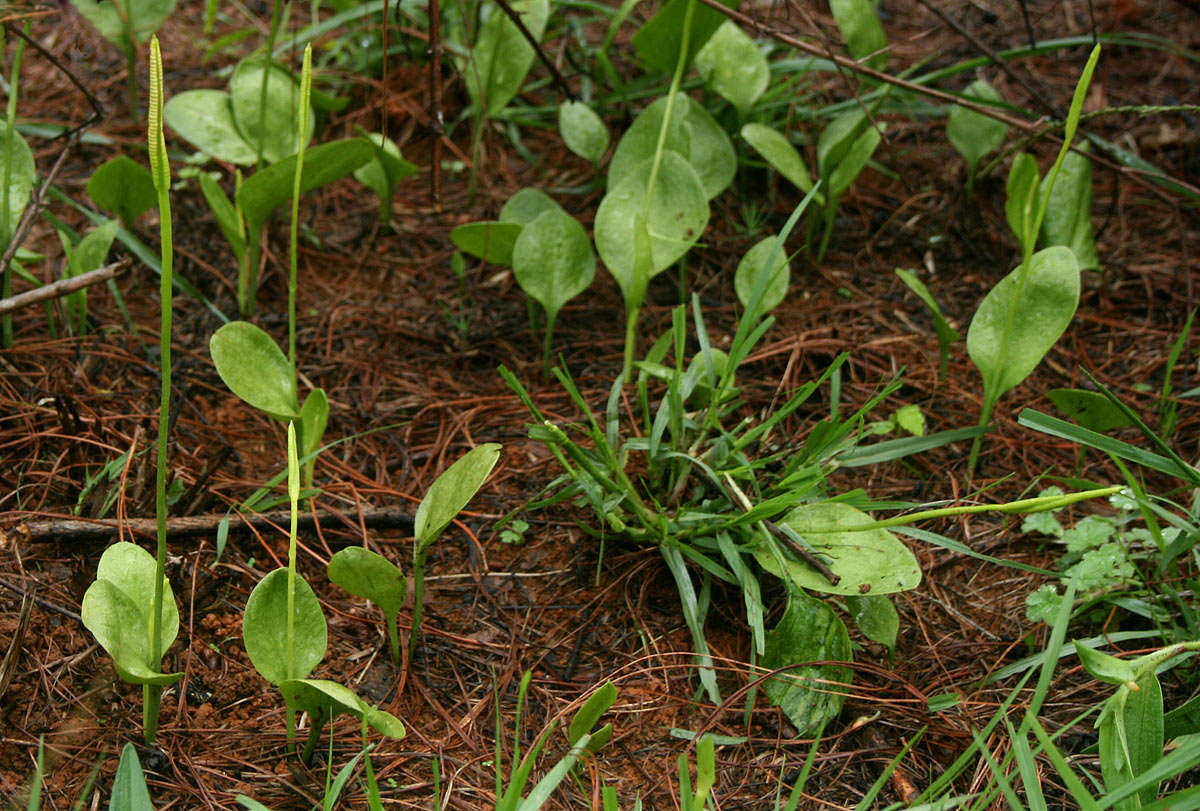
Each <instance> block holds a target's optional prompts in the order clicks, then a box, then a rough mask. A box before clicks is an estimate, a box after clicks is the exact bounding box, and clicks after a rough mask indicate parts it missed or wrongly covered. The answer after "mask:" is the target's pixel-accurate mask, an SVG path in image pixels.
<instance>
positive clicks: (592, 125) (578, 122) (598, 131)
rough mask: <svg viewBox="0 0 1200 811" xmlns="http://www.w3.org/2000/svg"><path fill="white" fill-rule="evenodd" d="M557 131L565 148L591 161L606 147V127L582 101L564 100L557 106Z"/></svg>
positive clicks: (595, 159)
mask: <svg viewBox="0 0 1200 811" xmlns="http://www.w3.org/2000/svg"><path fill="white" fill-rule="evenodd" d="M558 131H559V133H560V134H561V135H562V139H563V143H564V144H566V145H567V149H569V150H571V151H572V152H574V153H575V154H576V155H578V156H579V157H581V158H584V159H585V160H590V161H592V162H593V163H596V162H599V160H600V158H601V157H603V156H604V151H605V150H606V149H608V128H607V127H605V126H604V121H602V120H601V118H600V116H598V115H596V112H595V111H594V110H593V109H592V108H591V107H589V106H588V105H586V104H584V103H583V102H582V101H564V102H563V103H562V104H560V105H559V106H558Z"/></svg>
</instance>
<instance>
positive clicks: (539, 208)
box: [500, 188, 563, 225]
mask: <svg viewBox="0 0 1200 811" xmlns="http://www.w3.org/2000/svg"><path fill="white" fill-rule="evenodd" d="M562 210H563V209H562V206H560V205H559V204H558V203H556V202H555V201H554V198H553V197H551V196H550V195H548V194H546V193H545V192H544V191H542V190H541V189H534V188H525V189H521V190H520V191H518V192H517V193H516V194H514V195H513V196H512V197H510V198H508V201H507V202H506V203H505V204H504V207H503V208H502V209H500V222H506V223H515V224H517V225H529V223H531V222H533V221H534V220H536V219H537V218H538V217H539V216H541V215H542V214H544V213H545V212H547V211H562Z"/></svg>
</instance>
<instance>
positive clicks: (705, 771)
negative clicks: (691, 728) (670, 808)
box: [675, 735, 717, 811]
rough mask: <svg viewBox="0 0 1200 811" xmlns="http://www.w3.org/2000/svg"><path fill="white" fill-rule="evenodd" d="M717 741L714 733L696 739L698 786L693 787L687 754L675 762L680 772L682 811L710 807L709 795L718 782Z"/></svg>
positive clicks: (697, 810)
mask: <svg viewBox="0 0 1200 811" xmlns="http://www.w3.org/2000/svg"><path fill="white" fill-rule="evenodd" d="M715 747H716V741H715V740H714V739H713V736H712V735H701V736H700V737H699V738H698V739H697V740H696V787H695V789H693V788H692V779H691V774H690V772H689V770H688V757H687V754H686V753H684V754H681V755H680V756H679V757H678V758H677V759H676V762H675V765H676V770H677V773H678V774H679V808H680V809H681V811H704V809H706V808H708V795H709V792H711V791H712V787H713V786H714V785H716V782H717V758H716V748H715Z"/></svg>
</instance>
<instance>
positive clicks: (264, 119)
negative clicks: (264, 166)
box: [229, 59, 315, 169]
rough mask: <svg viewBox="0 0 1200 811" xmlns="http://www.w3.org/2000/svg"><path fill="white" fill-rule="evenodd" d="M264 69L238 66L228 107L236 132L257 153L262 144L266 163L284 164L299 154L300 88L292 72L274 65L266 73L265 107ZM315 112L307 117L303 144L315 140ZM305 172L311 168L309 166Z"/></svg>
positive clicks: (249, 62)
mask: <svg viewBox="0 0 1200 811" xmlns="http://www.w3.org/2000/svg"><path fill="white" fill-rule="evenodd" d="M264 72H265V67H264V65H263V63H262V61H261V60H258V59H246V60H243V61H241V62H239V63H238V66H237V68H236V69H235V70H234V71H233V76H232V77H231V78H230V79H229V104H230V108H231V109H232V111H233V120H234V123H235V125H236V126H237V132H238V133H239V134H240V135H241V136H242V138H243V139H244V140H245V141H246V143H247V144H249V145H250V147H251V149H252V150H254V151H255V152H256V157H257V148H258V146H259V139H261V140H262V154H263V158H264V159H265V160H266V161H267V163H275V162H276V161H281V160H283V159H284V158H286V157H288V156H289V155H294V154H296V152H297V151H299V149H300V143H299V141H298V140H297V139H296V128H297V126H298V124H299V121H300V86H299V84H298V83H297V81H296V77H294V76H293V75H292V73H291V71H289V70H287V69H286V68H284V67H283V66H281V65H277V64H272V65H271V69H270V71H269V72H267V74H266V75H267V79H266V81H267V104H266V108H265V115H264V108H263V106H262V103H261V102H262V84H263V74H264ZM314 118H315V116H314V115H313V113H312V110H311V109H310V110H309V114H308V131H307V132H305V133H304V143H305V144H307V143H308V142H309V141H310V140H311V139H312V133H313V126H314V124H313V119H314ZM305 168H306V169H307V168H308V164H307V162H306V163H305Z"/></svg>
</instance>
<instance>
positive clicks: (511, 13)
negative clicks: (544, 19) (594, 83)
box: [496, 0, 579, 101]
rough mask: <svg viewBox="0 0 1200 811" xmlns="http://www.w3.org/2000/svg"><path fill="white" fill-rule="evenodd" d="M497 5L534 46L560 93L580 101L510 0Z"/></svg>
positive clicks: (502, 0) (499, 2)
mask: <svg viewBox="0 0 1200 811" xmlns="http://www.w3.org/2000/svg"><path fill="white" fill-rule="evenodd" d="M496 5H498V6H500V10H501V11H503V12H504V14H505V15H506V16H507V17H508V19H510V20H512V23H513V25H515V26H516V27H517V30H518V31H520V32H521V36H523V37H525V41H526V42H528V43H529V44H530V45H531V46H533V51H534V53H536V54H537V56H538V59H539V60H540V61H541V63H542V64H543V65H545V66H546V70H548V71H550V75H551V76H552V77H553V78H554V83H555V84H556V85H558V89H559V91H561V92H562V94H563V95H564V96H566V97H567V99H569V100H570V101H579V97H578V96H576V95H575V92H574V91H573V90H571V85H570V84H568V83H567V80H566V79H565V78H563V75H562V72H561V71H559V69H558V66H557V65H555V64H554V62H553V61H552V60H551V59H550V57H549V56H547V55H546V52H545V51H543V50H542V44H541V43H540V42H538V41H537V37H535V36H534V35H533V32H532V31H530V30H529V29H528V28H527V27H526V26H525V21H524V20H522V19H521V15H520V14H518V13H517V11H516V9H514V8H513V7H512V6H510V5H509V4H508V0H496Z"/></svg>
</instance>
